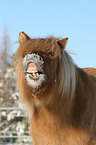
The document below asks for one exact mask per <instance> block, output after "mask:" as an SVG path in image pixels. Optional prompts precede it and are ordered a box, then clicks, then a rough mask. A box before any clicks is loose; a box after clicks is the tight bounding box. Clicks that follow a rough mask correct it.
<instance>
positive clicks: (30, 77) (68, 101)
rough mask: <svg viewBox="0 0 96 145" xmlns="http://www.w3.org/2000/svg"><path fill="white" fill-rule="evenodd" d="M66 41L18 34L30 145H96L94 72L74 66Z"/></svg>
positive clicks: (22, 96) (19, 69)
mask: <svg viewBox="0 0 96 145" xmlns="http://www.w3.org/2000/svg"><path fill="white" fill-rule="evenodd" d="M67 40H68V38H65V39H59V38H55V37H48V38H37V39H31V38H30V37H29V36H28V35H27V34H25V33H24V32H21V33H20V34H19V43H20V46H19V48H18V49H17V51H16V54H15V62H16V70H17V85H18V88H19V93H20V99H21V101H22V102H23V103H24V104H25V105H26V108H27V111H28V112H29V114H30V130H31V135H32V138H33V143H34V145H96V77H95V76H96V73H95V70H94V73H92V72H91V73H90V69H89V70H88V69H87V70H86V69H84V70H83V69H80V68H79V67H77V66H76V65H75V63H74V62H73V60H72V58H71V57H70V55H69V54H68V53H67V52H66V50H65V46H66V43H67ZM93 74H95V75H93ZM92 75H93V76H92Z"/></svg>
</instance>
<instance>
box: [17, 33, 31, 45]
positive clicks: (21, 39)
mask: <svg viewBox="0 0 96 145" xmlns="http://www.w3.org/2000/svg"><path fill="white" fill-rule="evenodd" d="M28 39H30V37H29V36H28V35H27V34H25V33H24V32H20V33H19V43H20V44H22V43H23V42H26V41H27V40H28Z"/></svg>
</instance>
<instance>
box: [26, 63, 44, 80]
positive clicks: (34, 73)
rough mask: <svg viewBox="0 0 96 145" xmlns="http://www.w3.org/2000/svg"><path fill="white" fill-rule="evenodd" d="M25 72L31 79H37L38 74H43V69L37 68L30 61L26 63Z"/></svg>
mask: <svg viewBox="0 0 96 145" xmlns="http://www.w3.org/2000/svg"><path fill="white" fill-rule="evenodd" d="M26 74H29V75H30V78H31V79H34V80H37V79H38V78H39V76H41V75H43V71H40V70H38V68H37V66H36V64H35V63H33V62H30V63H28V65H27V68H26Z"/></svg>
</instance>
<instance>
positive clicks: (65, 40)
mask: <svg viewBox="0 0 96 145" xmlns="http://www.w3.org/2000/svg"><path fill="white" fill-rule="evenodd" d="M67 41H68V38H64V39H62V40H58V41H57V43H58V44H59V45H60V46H61V53H63V51H64V49H65V46H66V44H67Z"/></svg>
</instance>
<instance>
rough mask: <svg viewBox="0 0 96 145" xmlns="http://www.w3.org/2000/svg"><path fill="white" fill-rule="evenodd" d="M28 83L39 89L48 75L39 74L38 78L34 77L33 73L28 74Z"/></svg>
mask: <svg viewBox="0 0 96 145" xmlns="http://www.w3.org/2000/svg"><path fill="white" fill-rule="evenodd" d="M26 80H27V84H28V85H29V86H30V87H32V88H33V89H38V88H40V87H41V85H42V84H43V83H44V82H45V81H46V76H45V75H44V74H42V75H39V76H38V77H37V78H34V77H33V76H32V75H31V74H27V75H26Z"/></svg>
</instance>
